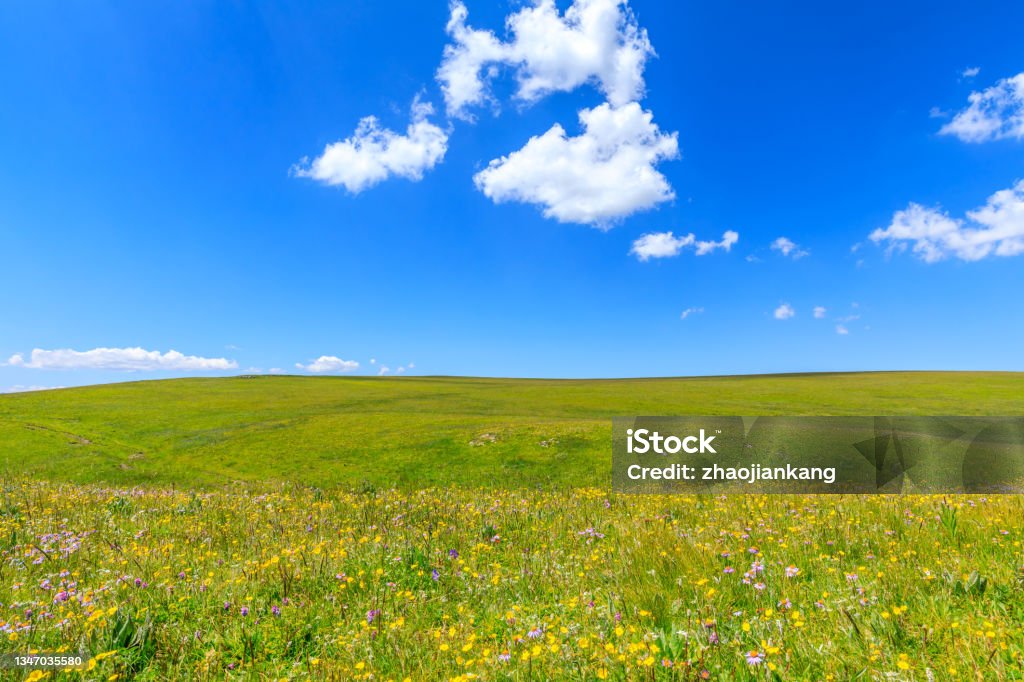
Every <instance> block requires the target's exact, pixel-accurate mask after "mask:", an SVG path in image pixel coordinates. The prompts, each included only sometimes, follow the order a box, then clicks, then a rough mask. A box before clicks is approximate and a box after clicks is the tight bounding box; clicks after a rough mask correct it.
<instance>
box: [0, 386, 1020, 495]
mask: <svg viewBox="0 0 1024 682" xmlns="http://www.w3.org/2000/svg"><path fill="white" fill-rule="evenodd" d="M1022 397H1024V374H1022V373H1002V372H886V373H856V374H794V375H773V376H742V377H707V378H681V379H625V380H579V381H577V380H532V379H475V378H451V377H403V378H366V377H290V376H259V377H237V378H227V379H175V380H166V381H144V382H133V383H123V384H113V385H105V386H90V387H84V388H73V389H63V390H58V391H46V392H40V393H25V394H13V395H3V396H0V471H2V472H4V473H5V474H7V475H10V474H14V473H19V474H26V475H29V476H36V477H43V478H52V479H58V480H71V481H78V482H92V481H104V482H112V483H120V484H136V483H140V484H141V483H159V484H173V485H182V486H187V485H200V486H204V485H215V484H218V483H223V482H225V481H228V480H247V481H263V480H293V481H300V482H303V483H309V484H315V485H321V486H329V485H334V484H352V485H361V484H364V483H366V484H371V485H378V486H392V485H398V486H404V487H410V486H423V485H431V484H446V483H456V484H468V485H479V484H483V485H493V486H515V485H534V484H554V485H562V484H588V483H589V484H594V485H604V484H606V483H607V482H608V478H607V476H608V473H607V472H608V468H609V464H610V457H611V456H610V434H611V417H613V416H616V415H643V414H647V415H652V414H665V415H670V414H743V415H771V414H834V415H845V414H851V415H865V414H938V415H951V414H962V415H972V414H977V415H1020V414H1024V399H1022Z"/></svg>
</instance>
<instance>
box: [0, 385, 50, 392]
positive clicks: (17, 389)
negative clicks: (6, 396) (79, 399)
mask: <svg viewBox="0 0 1024 682" xmlns="http://www.w3.org/2000/svg"><path fill="white" fill-rule="evenodd" d="M58 388H64V386H24V385H22V384H15V385H14V386H8V387H6V388H0V393H29V392H31V391H52V390H54V389H58Z"/></svg>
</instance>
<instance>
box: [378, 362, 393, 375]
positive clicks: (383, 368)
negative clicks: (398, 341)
mask: <svg viewBox="0 0 1024 682" xmlns="http://www.w3.org/2000/svg"><path fill="white" fill-rule="evenodd" d="M390 371H391V368H390V367H388V366H387V365H381V366H380V369H379V370H377V376H379V377H382V376H384V375H385V374H387V373H388V372H390Z"/></svg>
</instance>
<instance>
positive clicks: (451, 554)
mask: <svg viewBox="0 0 1024 682" xmlns="http://www.w3.org/2000/svg"><path fill="white" fill-rule="evenodd" d="M448 556H449V557H450V558H452V559H458V558H459V553H458V551H456V550H454V549H449V550H448Z"/></svg>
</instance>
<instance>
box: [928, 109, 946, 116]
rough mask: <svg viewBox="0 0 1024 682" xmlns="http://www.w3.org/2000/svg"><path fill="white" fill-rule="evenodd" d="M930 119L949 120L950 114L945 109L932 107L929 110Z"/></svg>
mask: <svg viewBox="0 0 1024 682" xmlns="http://www.w3.org/2000/svg"><path fill="white" fill-rule="evenodd" d="M928 118H949V112H948V111H946V110H945V109H940V108H938V107H932V108H931V109H929V110H928Z"/></svg>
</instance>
